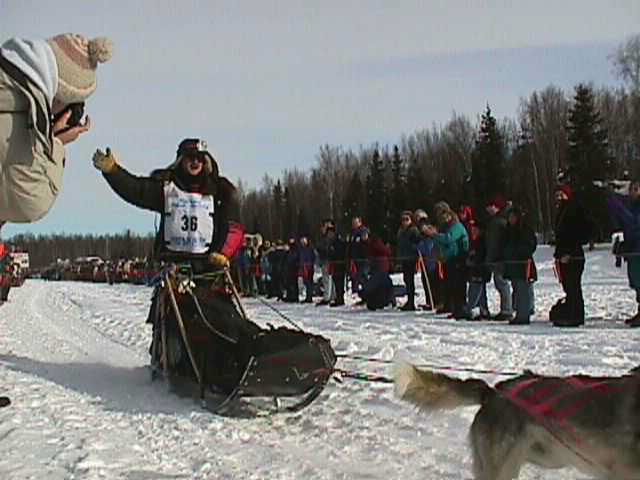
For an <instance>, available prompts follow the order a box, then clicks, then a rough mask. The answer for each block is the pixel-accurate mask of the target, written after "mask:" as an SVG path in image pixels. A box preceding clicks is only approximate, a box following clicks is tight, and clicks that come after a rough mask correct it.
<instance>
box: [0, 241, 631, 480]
mask: <svg viewBox="0 0 640 480" xmlns="http://www.w3.org/2000/svg"><path fill="white" fill-rule="evenodd" d="M550 252H551V249H550V248H549V247H540V248H539V250H538V252H537V253H536V261H537V263H538V271H539V275H540V281H539V282H538V283H537V284H536V316H535V317H534V318H533V323H532V324H531V325H530V326H509V325H505V324H504V323H497V322H482V323H480V322H456V321H454V320H450V319H446V318H443V317H440V316H438V317H434V316H431V315H428V314H426V313H424V312H399V311H390V310H385V311H382V312H373V313H372V312H369V311H367V310H366V309H363V308H362V307H354V306H352V305H347V306H345V307H341V308H329V307H323V308H318V307H315V306H313V305H308V304H298V305H293V304H281V303H275V302H274V303H272V305H273V306H275V307H276V308H278V309H279V310H280V311H282V313H283V314H285V315H287V316H288V317H290V318H292V319H294V320H295V321H296V322H297V323H299V324H300V325H301V326H302V327H303V328H305V329H307V330H309V331H311V332H314V333H319V334H322V335H325V336H326V337H327V338H330V339H331V340H332V344H333V347H334V349H335V350H336V352H338V353H348V354H353V355H361V356H367V357H374V358H379V359H384V360H391V359H392V358H393V357H394V355H395V354H396V353H397V352H403V353H405V354H406V355H407V356H409V357H410V359H412V360H413V361H415V362H416V363H419V364H420V363H429V364H436V365H442V366H451V367H456V366H459V367H463V368H476V369H487V370H492V371H520V370H522V369H523V368H529V369H532V370H534V371H537V372H540V373H548V374H570V373H580V372H582V373H590V374H602V375H606V374H620V373H622V372H624V371H626V370H627V369H629V368H631V367H633V366H636V365H638V364H640V351H639V350H638V348H637V345H638V340H639V337H640V329H633V330H632V329H628V328H627V327H626V326H625V325H624V324H623V319H624V318H626V317H627V316H628V315H630V314H632V313H635V300H634V295H633V292H632V291H631V290H630V289H629V288H628V286H627V280H626V276H625V274H624V271H621V270H619V269H616V268H615V267H614V266H613V258H612V257H611V255H610V254H609V252H608V250H607V247H606V246H602V247H600V248H599V249H597V250H596V251H594V252H589V253H588V254H587V269H586V274H585V277H584V282H583V284H584V292H585V303H586V310H587V312H588V314H587V316H588V318H587V324H586V326H585V327H583V328H579V329H557V328H553V327H551V326H550V325H549V323H548V322H547V321H545V316H546V314H545V312H546V311H548V309H549V307H550V306H551V305H552V304H553V303H554V302H555V301H556V300H557V299H558V298H560V297H561V296H562V292H561V288H560V286H559V285H558V283H557V281H556V280H555V279H554V278H553V273H552V269H551V265H552V262H551V257H550ZM394 280H395V282H396V283H399V282H400V281H401V280H400V279H399V277H396V278H395V279H394ZM418 284H419V281H418ZM489 291H490V303H491V307H492V310H493V311H494V312H495V310H496V303H497V295H496V294H495V290H494V289H493V287H492V286H491V285H490V286H489ZM150 294H151V290H150V289H149V288H147V287H142V286H134V285H105V284H91V283H73V282H44V281H40V280H28V281H27V282H26V283H25V285H24V286H22V287H20V288H16V289H13V290H12V291H11V294H10V300H9V302H7V303H6V304H4V305H3V306H2V307H0V332H1V335H0V395H7V396H9V397H10V398H11V401H12V404H11V405H10V406H8V407H6V408H1V409H0V478H2V479H9V480H14V479H16V480H22V479H31V478H37V479H42V478H46V479H54V480H58V479H60V480H62V479H65V480H66V479H127V480H151V479H168V478H177V479H192V478H194V479H266V478H269V479H299V478H305V479H344V480H346V479H349V480H351V479H374V480H375V479H380V480H382V479H385V480H386V479H389V478H392V479H395V478H403V479H406V480H414V479H415V480H417V479H425V478H429V479H432V478H433V479H450V480H454V479H455V480H458V479H460V478H470V477H471V460H470V458H471V457H470V454H469V449H468V445H467V441H466V436H467V431H468V429H469V426H470V424H471V421H472V420H473V416H474V415H475V412H476V410H477V408H474V407H469V408H464V409H460V410H456V411H454V412H445V413H442V414H440V415H424V414H420V413H419V412H416V411H415V410H413V409H412V407H410V406H409V405H407V404H405V403H402V402H400V401H398V400H396V399H395V398H394V397H393V392H392V389H391V388H390V387H389V386H388V385H385V384H379V383H370V382H360V381H349V380H347V381H345V382H344V383H342V384H338V383H336V382H333V381H331V382H330V383H329V385H328V386H327V388H326V389H325V391H324V392H323V393H322V395H321V396H320V397H319V398H318V399H317V400H316V401H315V402H314V403H313V404H311V405H310V406H309V407H308V408H306V409H305V410H303V411H302V412H299V413H297V414H294V415H278V416H273V417H267V418H264V417H254V418H252V417H250V416H249V417H248V418H247V417H243V418H229V417H221V416H216V415H212V414H211V413H209V412H207V411H204V410H202V409H201V408H200V406H199V404H198V402H197V401H195V400H193V399H192V398H184V397H182V398H181V397H178V396H176V395H174V394H171V393H168V392H167V389H166V386H165V385H164V383H162V382H154V383H152V382H151V381H150V374H149V371H148V369H147V367H146V366H147V363H148V353H147V351H148V345H149V339H150V334H151V327H150V325H148V324H145V319H146V315H147V310H148V307H149V301H150ZM421 294H422V292H421ZM352 302H353V299H351V298H349V299H348V303H352ZM421 302H422V298H420V299H418V303H421ZM245 305H246V307H247V310H248V314H249V316H250V317H251V318H252V319H254V320H255V321H257V322H258V323H259V324H261V325H265V324H266V323H267V322H270V323H273V324H275V325H281V324H283V321H282V319H281V318H279V317H278V314H277V313H275V312H274V311H272V310H271V309H269V308H266V307H265V306H264V305H261V303H260V302H258V301H256V300H246V302H245ZM338 366H339V367H341V368H345V369H349V370H359V371H364V372H369V373H372V374H378V375H386V376H388V375H389V374H390V372H389V368H388V365H384V364H379V363H367V362H363V361H353V360H348V359H341V360H340V362H339V365H338ZM449 373H453V374H455V372H449ZM469 375H470V373H468V372H459V373H458V376H460V377H467V376H469ZM482 378H484V379H485V380H487V381H488V382H489V383H494V382H496V381H498V380H501V379H503V378H504V377H501V376H499V375H482ZM520 478H521V479H547V480H551V479H554V480H555V479H561V480H562V479H575V478H576V472H575V471H573V470H561V471H552V470H541V469H538V468H534V467H526V468H525V469H524V470H523V472H522V474H521V476H520ZM578 478H583V477H578Z"/></svg>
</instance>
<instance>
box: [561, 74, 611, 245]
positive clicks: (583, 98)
mask: <svg viewBox="0 0 640 480" xmlns="http://www.w3.org/2000/svg"><path fill="white" fill-rule="evenodd" d="M575 91H576V94H575V96H574V102H573V106H572V107H571V108H570V110H569V118H568V121H567V138H568V140H569V147H568V151H567V169H566V180H567V181H568V182H569V183H570V185H571V186H572V187H573V189H574V190H575V191H576V196H577V199H578V201H579V202H580V203H582V205H583V206H584V207H585V209H586V210H587V211H588V212H589V214H590V216H591V220H592V222H593V223H594V226H595V227H596V228H597V238H595V239H594V240H601V239H602V238H604V237H605V236H606V235H607V234H608V231H609V230H610V218H609V214H608V212H607V208H606V199H605V191H604V188H603V186H602V185H596V184H594V181H595V180H598V181H605V180H607V176H608V171H609V169H610V168H611V159H610V157H609V154H608V141H607V131H606V129H605V128H603V126H602V119H601V117H600V113H599V112H598V111H597V109H596V107H595V102H594V96H593V89H592V88H591V87H590V86H587V85H584V84H579V85H577V86H576V88H575Z"/></svg>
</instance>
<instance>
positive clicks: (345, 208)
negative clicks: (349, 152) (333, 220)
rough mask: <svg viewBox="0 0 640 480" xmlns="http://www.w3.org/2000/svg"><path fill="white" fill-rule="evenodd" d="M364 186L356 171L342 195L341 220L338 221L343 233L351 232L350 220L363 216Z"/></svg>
mask: <svg viewBox="0 0 640 480" xmlns="http://www.w3.org/2000/svg"><path fill="white" fill-rule="evenodd" d="M363 202H364V185H363V184H362V181H361V180H360V174H359V173H358V171H357V170H356V171H355V172H353V175H352V176H351V180H349V184H348V186H347V191H346V193H345V195H344V200H343V203H342V218H341V219H340V227H341V229H342V231H343V232H349V231H350V230H351V219H352V218H353V217H354V216H360V217H361V216H364V213H363V210H364V209H363Z"/></svg>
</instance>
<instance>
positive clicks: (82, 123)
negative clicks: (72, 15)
mask: <svg viewBox="0 0 640 480" xmlns="http://www.w3.org/2000/svg"><path fill="white" fill-rule="evenodd" d="M112 54H113V44H112V42H111V40H109V39H108V38H104V37H100V38H94V39H92V40H89V39H87V38H85V37H83V36H82V35H77V34H70V33H67V34H62V35H57V36H55V37H52V38H49V39H46V40H45V39H25V38H11V39H9V40H6V41H5V42H4V43H2V45H0V226H1V225H2V224H4V223H6V222H13V223H30V222H34V221H36V220H39V219H40V218H42V217H43V216H44V215H46V213H47V212H48V211H49V210H50V209H51V207H52V205H53V203H54V201H55V199H56V197H57V196H58V194H59V192H60V190H61V188H62V176H63V172H64V165H65V148H64V146H65V145H67V144H69V143H71V142H74V141H75V140H76V139H77V138H78V137H79V136H80V135H82V134H84V133H86V132H87V131H89V129H90V128H91V121H90V119H89V117H88V116H86V117H85V116H84V101H85V100H86V99H87V98H88V97H89V96H90V95H91V94H92V93H93V92H94V91H95V90H96V86H97V80H96V70H97V66H98V64H99V63H104V62H106V61H108V60H109V59H110V58H111V56H112ZM83 117H84V120H83Z"/></svg>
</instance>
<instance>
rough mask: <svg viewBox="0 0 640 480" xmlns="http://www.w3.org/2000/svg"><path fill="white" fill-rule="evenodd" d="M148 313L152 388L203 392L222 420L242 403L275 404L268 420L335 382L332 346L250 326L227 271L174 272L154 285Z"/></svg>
mask: <svg viewBox="0 0 640 480" xmlns="http://www.w3.org/2000/svg"><path fill="white" fill-rule="evenodd" d="M153 284H154V294H153V300H152V307H151V310H150V313H149V320H148V321H149V322H150V323H152V324H153V340H152V343H151V347H150V355H151V376H152V380H156V379H158V378H160V377H162V378H165V379H166V380H167V381H168V382H169V385H170V387H172V388H173V386H175V385H178V384H184V382H185V381H186V382H188V383H191V384H193V385H195V386H197V387H198V389H199V396H200V400H201V401H202V402H203V404H204V405H208V404H209V403H210V402H207V397H208V396H210V395H215V396H216V397H217V398H218V399H219V398H222V401H218V402H215V403H216V405H215V406H214V407H210V408H211V410H213V411H214V412H215V413H224V412H226V411H227V409H228V408H230V406H231V405H232V404H234V403H235V401H236V400H238V399H240V398H245V397H268V398H269V397H270V398H272V399H273V401H274V402H273V405H274V407H272V408H270V412H269V413H271V412H281V411H285V412H295V411H298V410H301V409H303V408H305V407H306V406H308V405H310V404H311V403H312V402H313V401H314V400H315V399H316V398H317V397H318V396H319V395H320V393H321V392H322V391H323V389H324V387H325V385H326V384H327V382H328V380H329V378H330V377H331V375H332V374H333V371H334V366H335V363H336V356H335V353H334V351H333V349H332V347H331V344H330V342H329V340H328V339H326V338H324V337H322V336H320V335H314V334H311V333H308V332H305V331H302V330H301V329H292V328H288V327H279V328H275V327H273V326H270V325H269V326H268V328H262V327H260V326H258V325H257V324H255V323H254V322H252V321H251V320H249V318H248V317H247V315H246V312H245V310H244V308H243V305H242V303H241V301H240V297H239V296H238V294H237V291H236V289H235V286H234V284H233V280H232V279H231V276H230V274H229V272H228V270H227V269H224V270H221V271H218V272H213V273H206V274H201V275H194V274H193V273H192V272H191V270H190V269H189V268H188V267H178V266H176V265H171V266H169V267H167V268H165V269H164V270H162V271H161V272H160V274H159V275H158V276H157V277H156V279H154V281H153Z"/></svg>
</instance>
